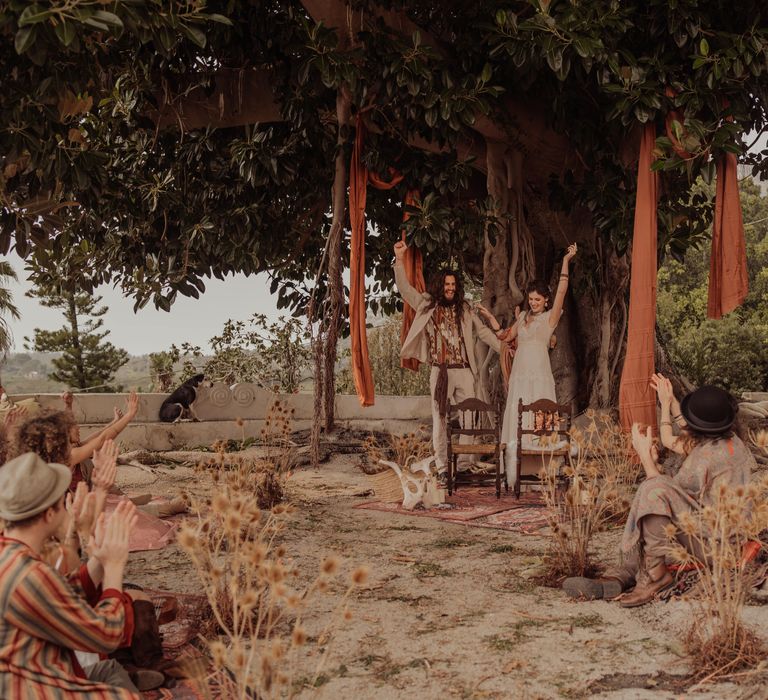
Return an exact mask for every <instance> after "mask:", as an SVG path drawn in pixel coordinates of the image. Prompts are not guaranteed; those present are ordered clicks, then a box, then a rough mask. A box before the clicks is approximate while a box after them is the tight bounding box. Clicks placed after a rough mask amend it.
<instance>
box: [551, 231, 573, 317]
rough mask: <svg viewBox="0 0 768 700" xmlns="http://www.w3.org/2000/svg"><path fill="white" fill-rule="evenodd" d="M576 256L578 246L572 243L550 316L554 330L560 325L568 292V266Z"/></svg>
mask: <svg viewBox="0 0 768 700" xmlns="http://www.w3.org/2000/svg"><path fill="white" fill-rule="evenodd" d="M574 255H576V244H575V243H571V245H569V246H568V252H567V253H566V254H565V257H564V258H563V266H562V267H561V268H560V280H559V281H558V283H557V292H556V293H555V300H554V302H553V303H552V312H551V313H550V314H549V325H550V327H551V328H554V327H555V326H556V325H557V324H558V322H559V321H560V316H561V315H562V313H563V304H564V303H565V294H566V292H567V291H568V265H569V263H570V262H571V258H573V256H574Z"/></svg>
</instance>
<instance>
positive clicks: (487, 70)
mask: <svg viewBox="0 0 768 700" xmlns="http://www.w3.org/2000/svg"><path fill="white" fill-rule="evenodd" d="M492 74H493V68H491V64H490V63H486V64H485V65H484V66H483V72H482V73H481V74H480V80H482V81H483V82H484V83H487V82H488V81H489V80H490V79H491V75H492Z"/></svg>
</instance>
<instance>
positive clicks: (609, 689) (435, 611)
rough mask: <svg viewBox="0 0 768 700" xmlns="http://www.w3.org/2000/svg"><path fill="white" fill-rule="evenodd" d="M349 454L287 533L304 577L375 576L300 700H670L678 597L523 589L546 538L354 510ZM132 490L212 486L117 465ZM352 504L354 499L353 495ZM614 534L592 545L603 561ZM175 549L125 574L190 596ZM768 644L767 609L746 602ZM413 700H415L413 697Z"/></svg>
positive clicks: (677, 660) (677, 672)
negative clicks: (624, 598)
mask: <svg viewBox="0 0 768 700" xmlns="http://www.w3.org/2000/svg"><path fill="white" fill-rule="evenodd" d="M357 459H358V457H357V456H355V455H337V456H335V457H334V458H333V459H332V460H331V461H330V462H329V463H327V464H325V465H323V466H322V468H321V469H320V470H317V471H315V470H311V469H302V470H299V471H297V472H296V473H295V474H294V476H293V477H292V479H291V483H290V499H291V501H292V502H293V503H294V504H295V505H296V506H297V512H296V514H295V516H294V517H293V519H292V521H291V525H290V527H289V529H288V531H287V533H286V535H285V540H284V542H285V544H286V546H287V548H288V552H289V554H290V555H291V556H292V557H293V558H294V560H295V561H296V562H297V564H298V565H299V568H300V569H301V571H302V578H304V579H305V580H310V579H311V578H313V577H314V575H315V573H316V572H317V570H318V566H319V563H320V561H321V560H322V558H323V557H324V556H325V555H326V554H327V553H329V552H335V553H337V554H339V555H340V556H341V557H343V559H344V561H345V565H344V569H345V571H346V572H349V571H351V570H352V568H354V566H356V565H358V564H362V563H365V564H368V565H370V568H371V578H370V581H369V583H368V585H367V586H366V588H365V589H364V590H362V591H361V592H360V593H359V594H358V595H357V596H356V597H355V598H354V600H353V601H352V604H351V606H350V607H351V609H352V611H353V618H352V620H351V621H348V622H343V621H342V622H341V623H340V625H339V627H338V628H337V630H336V631H335V633H334V638H333V642H332V645H331V648H330V649H331V650H330V653H329V657H328V659H327V662H326V664H325V666H324V669H323V671H322V673H321V675H320V676H319V677H318V679H317V683H316V687H315V688H310V687H308V682H309V681H310V680H311V679H312V678H314V676H315V670H316V668H317V664H318V655H317V654H314V655H313V654H312V653H307V655H305V656H304V657H303V658H302V659H301V660H300V662H299V670H298V672H297V673H296V675H295V683H296V686H295V687H296V688H301V690H300V696H301V697H306V698H309V697H319V698H333V699H334V700H335V699H337V698H366V699H371V700H373V699H378V698H382V699H383V698H399V697H417V698H419V699H420V700H427V699H431V698H446V697H451V698H452V697H456V698H581V697H601V698H675V697H682V696H683V693H682V692H681V690H680V682H679V677H680V676H683V675H684V674H685V673H686V672H687V670H688V667H687V663H686V660H685V658H684V656H683V654H682V651H681V645H680V642H679V639H680V638H681V634H682V630H683V629H684V626H685V624H686V623H687V621H688V620H689V619H690V616H691V615H692V614H695V613H693V611H692V609H691V607H690V604H688V603H685V602H682V601H673V602H671V603H667V604H665V603H655V604H653V605H649V606H646V607H644V608H640V609H638V610H624V609H622V608H620V607H618V605H616V604H610V603H605V602H602V601H596V602H591V603H575V602H572V601H570V600H569V599H567V598H566V597H565V596H564V595H563V594H562V593H561V592H560V591H558V590H553V589H551V588H546V587H540V586H537V585H535V583H533V582H532V581H531V580H530V577H531V576H532V575H533V573H534V571H535V569H536V567H537V565H538V563H539V562H540V559H541V556H542V555H543V554H544V552H545V551H546V547H547V540H546V538H544V537H541V536H530V535H522V534H517V533H510V532H504V531H501V530H492V529H485V528H476V527H467V526H464V525H457V524H451V523H446V522H441V521H437V520H433V519H430V518H416V517H405V516H400V515H396V514H389V513H382V512H376V511H368V510H355V509H354V508H353V506H354V505H356V504H358V503H360V502H361V501H362V500H364V499H363V498H362V497H361V496H360V494H362V493H364V492H365V491H366V489H367V488H368V484H367V481H366V479H367V477H366V476H365V475H364V474H363V473H361V472H360V471H359V470H358V469H357V468H356V467H355V462H356V461H357ZM119 482H120V484H121V485H122V486H123V487H124V488H126V490H127V491H129V492H130V493H137V492H140V491H143V492H147V491H149V492H152V493H154V494H172V493H174V492H176V491H178V490H180V489H185V490H187V491H189V492H191V493H197V494H199V495H203V494H205V493H206V492H207V491H208V490H209V489H210V485H209V483H207V482H206V481H205V480H204V479H200V478H199V477H198V475H196V474H195V473H194V471H193V470H192V469H190V468H188V467H183V466H182V467H176V468H167V467H163V468H160V469H157V470H153V471H152V472H149V471H146V470H142V469H138V468H134V467H123V468H121V470H120V476H119ZM356 494H357V495H356ZM619 535H620V533H619V531H618V530H614V531H611V532H607V533H602V534H601V535H600V536H599V537H598V538H597V542H596V549H597V550H598V551H600V552H601V553H605V556H606V558H609V557H611V556H612V553H613V551H614V550H615V547H616V545H617V543H618V540H619ZM188 571H189V569H188V564H187V559H186V556H185V555H184V554H183V552H181V551H180V550H179V549H178V547H176V545H172V546H170V547H168V548H166V549H165V550H163V551H161V552H142V553H137V554H134V555H132V556H131V560H130V562H129V570H128V577H129V578H130V579H131V580H135V581H137V582H139V583H142V584H145V585H147V586H151V587H153V588H165V589H171V590H176V591H181V592H189V593H198V592H199V588H198V586H197V583H196V580H195V577H194V575H189V574H188ZM337 588H338V590H335V591H332V593H331V595H330V596H329V597H326V598H321V599H320V602H319V604H318V605H317V606H316V607H315V608H314V609H313V611H312V614H311V615H310V616H309V617H308V618H307V620H306V624H307V627H308V629H309V631H310V635H312V634H313V633H314V634H317V633H318V632H319V631H320V630H321V629H322V628H323V627H324V625H325V623H326V622H327V620H328V616H329V613H330V611H331V610H333V609H334V607H335V605H336V601H337V598H338V595H339V592H340V590H341V587H340V586H339V587H337ZM746 616H747V618H748V619H749V620H750V622H751V623H752V624H754V625H755V626H757V627H758V628H759V629H761V630H762V631H763V633H764V634H765V635H766V637H768V608H765V607H762V606H750V607H749V608H748V610H747V613H746ZM414 693H415V696H414ZM692 697H697V698H724V697H728V698H768V691H766V690H764V689H763V687H762V685H755V684H752V685H750V687H746V686H744V685H742V686H736V685H734V684H720V685H717V686H707V688H706V690H705V691H704V692H696V693H695V695H693V696H692Z"/></svg>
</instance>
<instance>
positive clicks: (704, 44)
mask: <svg viewBox="0 0 768 700" xmlns="http://www.w3.org/2000/svg"><path fill="white" fill-rule="evenodd" d="M699 51H701V55H702V56H709V42H708V41H707V40H706V39H705V38H704V37H701V41H700V42H699Z"/></svg>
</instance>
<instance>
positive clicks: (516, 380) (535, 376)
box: [501, 311, 556, 488]
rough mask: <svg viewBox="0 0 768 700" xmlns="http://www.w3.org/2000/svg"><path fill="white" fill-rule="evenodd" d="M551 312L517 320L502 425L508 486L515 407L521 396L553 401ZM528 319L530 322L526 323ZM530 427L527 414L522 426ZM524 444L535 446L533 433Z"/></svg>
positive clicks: (529, 400)
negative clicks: (513, 356) (515, 342)
mask: <svg viewBox="0 0 768 700" xmlns="http://www.w3.org/2000/svg"><path fill="white" fill-rule="evenodd" d="M550 313H551V312H550V311H545V312H543V313H541V314H539V315H538V316H528V313H525V314H524V315H522V316H521V317H520V321H519V323H518V330H517V352H516V353H515V358H514V360H513V361H512V371H511V374H510V377H509V390H508V392H507V405H506V408H505V410H504V422H503V424H502V428H501V440H502V442H506V443H507V449H506V452H505V454H504V466H505V469H506V472H507V483H508V484H509V487H510V488H512V487H513V486H514V483H515V463H516V461H517V407H518V403H519V401H520V399H522V400H523V403H526V404H528V403H533V402H534V401H538V400H539V399H549V400H551V401H555V400H556V396H555V378H554V377H553V376H552V366H551V365H550V362H549V339H550V338H551V337H552V333H553V332H554V329H553V328H550V326H549V318H550ZM528 320H529V321H530V322H529V323H526V321H528ZM532 426H533V416H532V415H531V414H530V413H529V414H528V415H525V416H523V427H524V428H531V427H532ZM529 441H530V442H529ZM523 447H524V448H525V449H534V448H536V444H535V436H533V435H526V436H525V441H524V443H523Z"/></svg>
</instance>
